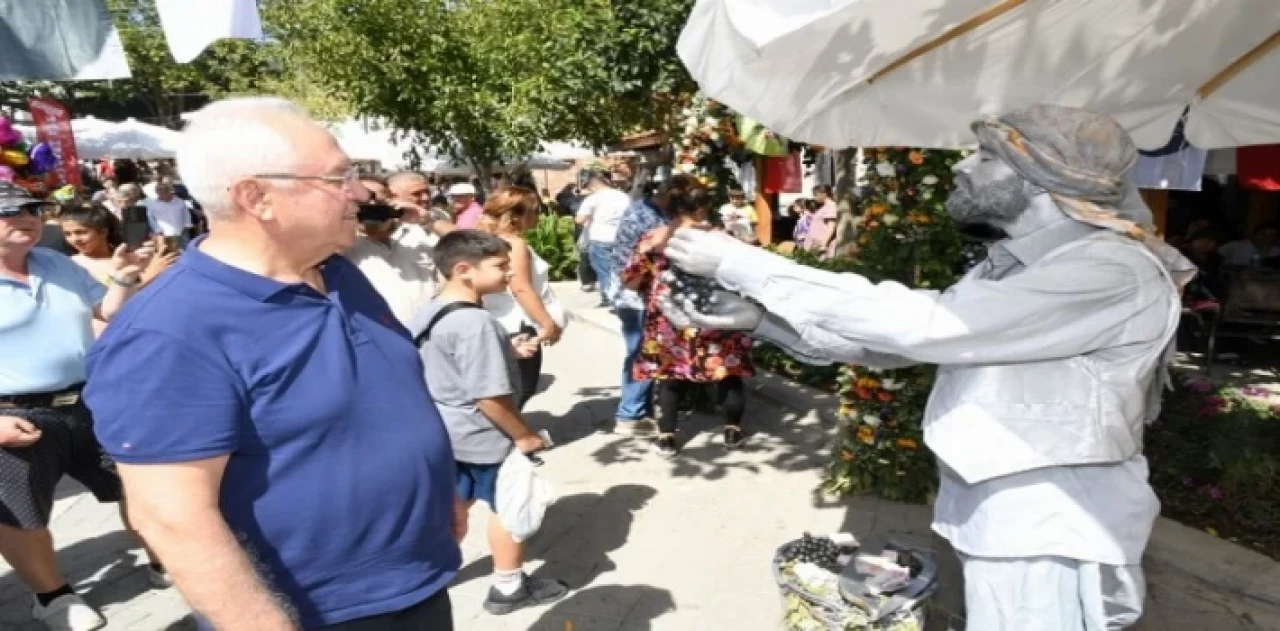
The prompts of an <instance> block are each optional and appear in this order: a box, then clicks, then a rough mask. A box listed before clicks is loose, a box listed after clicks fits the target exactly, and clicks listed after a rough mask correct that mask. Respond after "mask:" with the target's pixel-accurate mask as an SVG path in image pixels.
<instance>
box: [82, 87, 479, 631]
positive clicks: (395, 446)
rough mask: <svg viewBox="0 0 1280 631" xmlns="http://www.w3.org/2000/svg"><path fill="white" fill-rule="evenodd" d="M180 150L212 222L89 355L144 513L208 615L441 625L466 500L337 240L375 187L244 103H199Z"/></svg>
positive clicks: (101, 423)
mask: <svg viewBox="0 0 1280 631" xmlns="http://www.w3.org/2000/svg"><path fill="white" fill-rule="evenodd" d="M178 168H179V170H180V172H181V174H182V179H183V181H184V182H185V183H186V184H187V186H188V187H189V188H190V191H191V193H192V195H193V196H194V197H195V198H197V199H198V200H200V202H201V203H202V204H203V206H204V209H205V212H206V214H207V216H208V218H209V234H208V235H207V236H205V237H201V238H200V239H197V240H195V241H193V242H192V243H191V245H190V247H189V248H188V250H187V252H186V254H185V255H184V256H183V257H182V258H181V259H180V260H179V262H178V263H177V264H176V265H175V266H174V267H173V268H172V269H171V270H170V271H169V272H168V273H167V274H165V275H164V276H163V277H161V278H160V279H159V280H157V281H156V282H155V283H154V284H153V285H152V286H150V287H148V289H147V291H146V295H145V296H144V298H142V299H140V300H137V301H135V302H133V303H132V304H130V305H129V306H128V307H127V308H126V309H125V310H124V311H123V312H122V313H121V314H120V315H119V317H118V318H117V321H116V323H114V324H113V325H112V326H111V327H110V328H109V329H108V330H107V332H106V334H105V335H104V336H103V337H102V339H101V340H100V342H99V344H98V345H97V346H96V347H95V348H94V350H93V352H92V353H91V355H90V357H89V362H88V363H89V370H88V372H89V378H88V386H87V388H86V390H85V398H86V400H87V401H88V404H89V407H90V409H91V410H92V411H93V412H94V415H95V417H96V419H97V425H96V430H97V435H98V438H99V440H100V441H101V442H102V445H103V447H104V449H105V450H106V451H107V452H108V453H110V454H111V455H112V456H114V457H115V459H116V461H117V462H118V463H119V470H120V476H121V478H122V480H123V482H124V487H125V491H126V493H127V494H128V496H129V498H130V504H129V515H130V517H131V518H132V519H133V522H134V524H135V525H136V527H137V528H138V531H139V532H140V533H141V535H142V537H143V538H144V539H145V540H146V541H147V542H148V543H149V544H151V545H152V546H153V548H154V549H155V551H156V553H157V554H158V555H159V557H160V558H161V559H162V560H163V561H164V562H165V564H166V567H167V568H168V570H169V572H170V574H171V576H172V577H173V580H174V582H175V583H176V585H177V587H178V589H179V590H180V591H181V592H182V594H183V596H184V597H185V598H186V600H187V602H188V603H190V605H191V607H192V608H193V609H195V611H196V613H197V620H198V621H199V623H200V624H201V625H202V626H203V627H204V628H215V629H254V630H255V631H275V630H280V629H299V628H302V629H318V628H325V629H361V630H378V629H433V630H435V629H443V630H448V629H452V628H453V625H452V620H451V618H452V616H451V613H450V603H449V598H448V595H447V593H446V591H445V588H446V587H447V586H448V584H449V582H450V580H452V578H453V576H454V574H455V573H456V571H457V568H458V565H459V563H460V554H459V549H458V546H457V541H458V539H460V538H461V535H462V533H463V532H465V527H466V526H465V509H464V508H463V507H462V505H461V504H460V503H459V502H457V499H456V492H455V489H454V479H455V478H454V470H453V468H454V464H453V454H452V452H451V450H450V447H449V438H448V436H447V434H446V433H445V429H444V425H443V424H442V422H441V420H440V415H439V412H438V411H437V410H436V407H435V404H434V403H433V402H432V400H431V398H430V395H429V392H428V390H427V387H426V385H425V384H424V383H423V381H422V378H421V375H422V373H423V370H422V364H421V361H420V359H419V357H418V353H417V350H416V349H415V348H414V345H413V343H412V341H411V340H410V338H409V334H408V332H407V331H406V330H405V329H404V327H403V326H402V325H401V324H400V323H399V322H397V320H396V318H395V316H394V314H393V313H392V312H391V309H390V308H389V307H388V306H387V303H386V301H385V300H383V299H382V298H381V297H380V296H379V295H378V294H377V292H376V291H374V288H373V287H372V286H371V285H370V284H369V281H368V280H367V279H366V278H365V277H364V275H363V274H361V273H360V271H359V270H358V269H356V267H355V266H354V265H352V264H351V263H350V262H348V261H347V260H346V259H344V258H342V257H340V256H338V255H336V254H335V253H336V252H340V251H342V250H343V249H345V248H346V247H348V246H350V245H351V244H352V242H353V241H354V239H355V237H356V221H357V220H356V215H357V212H356V205H357V203H358V202H361V201H363V200H365V199H366V198H367V195H368V192H367V191H366V190H365V189H364V187H362V186H361V185H360V182H359V179H358V173H357V171H356V170H355V168H354V167H353V166H352V164H351V161H350V159H349V158H348V157H347V156H346V154H344V153H343V151H342V149H340V148H339V146H338V144H337V143H336V142H335V141H334V138H333V137H332V136H331V135H330V134H329V133H328V132H327V131H325V129H324V128H322V127H320V126H319V125H316V124H315V123H313V122H312V121H310V120H308V119H307V118H306V117H305V116H303V115H301V114H300V113H298V112H297V111H296V110H294V108H292V106H290V105H289V104H287V103H285V102H281V101H278V100H262V99H237V100H230V101H223V102H218V103H214V104H212V105H210V106H208V107H206V108H205V109H204V110H203V111H202V112H200V113H199V114H198V115H197V116H196V117H195V119H194V120H193V121H192V123H191V125H190V126H189V127H188V128H187V130H186V131H185V132H184V134H183V139H182V143H181V146H180V148H179V151H178ZM173 374H182V375H183V376H184V382H185V383H186V384H187V387H184V388H178V389H175V388H173V387H172V383H171V375H173Z"/></svg>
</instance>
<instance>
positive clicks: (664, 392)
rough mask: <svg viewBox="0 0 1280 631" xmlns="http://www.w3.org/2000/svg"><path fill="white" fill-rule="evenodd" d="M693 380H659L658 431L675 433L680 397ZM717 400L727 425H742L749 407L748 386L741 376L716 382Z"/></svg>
mask: <svg viewBox="0 0 1280 631" xmlns="http://www.w3.org/2000/svg"><path fill="white" fill-rule="evenodd" d="M693 385H695V384H694V383H693V382H691V381H680V380H677V379H663V380H661V381H659V382H658V405H660V406H662V415H661V416H660V417H659V418H658V431H660V432H662V433H663V434H674V433H675V431H676V421H677V419H679V417H680V397H681V395H683V394H684V393H685V391H686V390H688V389H689V388H690V387H691V386H693ZM716 400H717V403H719V404H720V409H721V411H723V412H724V422H725V425H733V426H735V427H737V426H739V425H742V414H743V412H745V411H746V408H747V386H746V384H744V383H743V382H742V378H741V377H729V378H727V379H724V380H723V381H718V382H716Z"/></svg>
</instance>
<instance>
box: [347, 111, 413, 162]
mask: <svg viewBox="0 0 1280 631" xmlns="http://www.w3.org/2000/svg"><path fill="white" fill-rule="evenodd" d="M328 127H329V131H330V132H332V133H333V136H334V138H337V140H338V144H339V145H340V146H341V147H342V150H343V151H345V152H346V153H347V156H348V157H349V158H351V159H352V160H371V161H375V162H378V163H380V164H381V165H382V168H384V169H388V170H393V171H394V170H399V169H404V168H407V166H408V161H407V160H405V154H406V153H407V152H409V151H411V150H412V149H413V143H412V142H411V141H408V140H396V134H395V130H393V129H391V128H379V127H377V126H376V125H370V124H368V123H366V122H362V121H359V120H347V121H344V122H341V123H336V124H331V125H328Z"/></svg>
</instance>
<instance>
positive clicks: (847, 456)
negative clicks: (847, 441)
mask: <svg viewBox="0 0 1280 631" xmlns="http://www.w3.org/2000/svg"><path fill="white" fill-rule="evenodd" d="M840 459H841V460H843V461H845V462H849V461H850V460H853V452H852V451H849V450H847V449H846V450H844V451H841V452H840Z"/></svg>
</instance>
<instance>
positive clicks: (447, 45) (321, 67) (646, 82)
mask: <svg viewBox="0 0 1280 631" xmlns="http://www.w3.org/2000/svg"><path fill="white" fill-rule="evenodd" d="M691 6H692V1H691V0H647V1H646V0H614V1H610V0H268V1H266V2H264V3H263V8H264V12H265V15H266V19H267V23H268V25H269V28H270V29H271V30H272V31H273V33H274V35H275V36H276V39H277V40H278V41H280V42H281V43H282V46H283V47H284V49H285V59H286V63H287V64H288V66H289V67H290V68H291V69H298V70H301V71H303V72H306V73H308V74H309V75H311V76H313V77H314V78H315V79H316V81H317V83H319V84H322V85H326V86H329V87H330V88H331V89H332V90H333V91H334V93H336V94H338V95H340V96H341V98H343V99H345V100H348V101H349V102H350V103H351V105H352V107H353V109H354V110H355V111H357V112H359V113H362V114H367V115H372V116H378V117H382V118H385V119H387V120H388V121H389V122H390V123H391V124H392V125H394V126H396V127H398V128H401V129H406V130H413V131H415V132H416V133H418V134H419V136H420V139H421V140H422V141H425V142H428V143H431V144H434V145H436V146H439V147H442V148H444V149H446V150H448V151H450V152H452V153H454V154H455V155H458V156H462V157H465V158H466V159H467V160H469V161H470V162H471V163H472V165H473V166H475V167H477V168H478V169H479V170H481V171H483V170H484V169H485V168H487V165H489V164H492V163H494V162H497V161H499V160H501V159H502V158H503V157H504V156H519V155H526V154H528V153H531V152H533V151H534V150H536V149H537V143H538V142H539V141H542V140H564V139H580V140H584V141H587V142H589V143H593V144H597V145H602V144H605V143H607V142H610V141H613V140H616V139H617V138H618V137H619V136H620V135H622V134H623V133H625V132H627V131H631V130H634V129H635V128H637V127H646V126H653V125H655V124H660V123H662V122H663V121H664V120H666V118H667V117H668V115H669V111H670V109H671V107H669V106H667V105H665V104H667V103H671V102H673V99H671V98H670V97H671V95H676V94H681V93H685V92H689V91H691V90H692V82H691V81H690V80H689V78H688V75H687V74H686V73H685V72H684V69H683V67H682V66H681V65H680V63H679V60H678V59H677V58H676V55H675V41H676V38H677V36H678V34H679V30H680V28H681V27H682V26H683V23H684V19H685V17H686V16H687V14H688V11H689V8H690V7H691Z"/></svg>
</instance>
